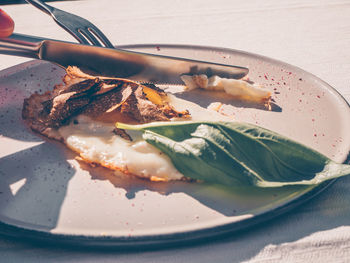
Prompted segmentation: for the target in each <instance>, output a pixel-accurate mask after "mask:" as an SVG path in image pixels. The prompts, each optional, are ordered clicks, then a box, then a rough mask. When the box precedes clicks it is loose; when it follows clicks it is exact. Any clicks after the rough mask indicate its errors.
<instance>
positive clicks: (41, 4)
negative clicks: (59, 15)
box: [26, 0, 53, 15]
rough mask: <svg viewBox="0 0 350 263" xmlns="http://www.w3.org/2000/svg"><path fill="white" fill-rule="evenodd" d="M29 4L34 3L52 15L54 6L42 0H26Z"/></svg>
mask: <svg viewBox="0 0 350 263" xmlns="http://www.w3.org/2000/svg"><path fill="white" fill-rule="evenodd" d="M26 1H27V2H28V3H29V4H32V5H33V6H35V7H36V8H39V9H40V10H42V11H44V12H45V13H47V14H49V15H52V12H53V7H51V6H49V5H48V4H46V3H44V2H42V1H40V0H26Z"/></svg>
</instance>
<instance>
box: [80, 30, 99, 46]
mask: <svg viewBox="0 0 350 263" xmlns="http://www.w3.org/2000/svg"><path fill="white" fill-rule="evenodd" d="M78 32H79V33H80V34H81V35H82V36H83V37H85V38H86V39H87V40H88V41H89V44H92V45H94V46H98V47H102V44H101V42H100V41H99V40H98V39H97V38H96V37H95V36H94V35H93V34H92V33H91V32H90V30H89V28H87V29H85V28H84V29H82V28H79V29H78Z"/></svg>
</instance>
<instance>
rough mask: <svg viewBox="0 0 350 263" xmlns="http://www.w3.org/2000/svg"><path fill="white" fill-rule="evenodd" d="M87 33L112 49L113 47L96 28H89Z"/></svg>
mask: <svg viewBox="0 0 350 263" xmlns="http://www.w3.org/2000/svg"><path fill="white" fill-rule="evenodd" d="M89 31H90V32H92V33H93V34H94V35H95V36H97V37H98V39H99V40H100V41H101V42H102V43H103V44H104V45H105V46H106V47H109V48H114V45H113V44H112V43H111V42H110V41H109V40H108V38H107V37H106V36H105V35H104V34H103V33H102V32H101V30H99V29H98V28H97V27H90V28H89Z"/></svg>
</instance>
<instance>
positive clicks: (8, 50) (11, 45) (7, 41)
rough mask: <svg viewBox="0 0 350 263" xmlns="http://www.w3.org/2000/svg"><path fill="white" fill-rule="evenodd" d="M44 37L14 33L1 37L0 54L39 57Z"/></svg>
mask: <svg viewBox="0 0 350 263" xmlns="http://www.w3.org/2000/svg"><path fill="white" fill-rule="evenodd" d="M41 41H42V39H40V38H35V37H29V36H26V35H20V34H12V35H11V36H10V37H6V38H0V54H4V55H14V56H20V57H28V58H35V59H39V58H40V54H39V50H40V46H41Z"/></svg>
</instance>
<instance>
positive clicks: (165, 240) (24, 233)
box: [0, 44, 349, 249]
mask: <svg viewBox="0 0 350 263" xmlns="http://www.w3.org/2000/svg"><path fill="white" fill-rule="evenodd" d="M155 47H159V48H180V49H181V48H183V49H198V50H211V51H217V52H230V53H236V54H238V55H240V56H247V57H253V58H256V59H261V60H264V61H267V62H270V63H273V64H275V63H278V64H280V65H285V66H287V67H289V68H292V69H294V70H295V71H296V72H303V73H306V74H307V75H308V76H310V77H311V78H313V79H314V80H316V81H318V82H319V83H320V84H321V85H324V86H325V87H326V88H327V90H328V91H329V92H331V93H333V94H335V95H337V96H338V97H340V98H341V99H342V100H343V101H344V102H345V103H346V104H347V105H348V106H349V104H348V103H347V101H346V100H345V98H344V97H343V96H342V95H341V94H340V93H338V92H337V90H335V89H334V88H333V87H332V86H330V85H329V84H328V83H326V82H325V81H323V80H321V79H320V78H318V77H317V76H315V75H313V74H312V73H309V72H306V71H304V70H303V69H301V68H298V67H296V66H293V65H290V64H288V63H285V62H282V61H279V60H276V59H272V58H269V57H266V56H262V55H258V54H254V53H250V52H245V51H240V50H235V49H229V48H219V47H210V46H195V45H173V44H140V45H123V46H118V48H121V49H135V48H137V49H139V48H140V49H141V48H155ZM37 63H40V62H38V61H29V62H24V63H22V64H18V65H15V66H13V67H10V68H7V69H4V70H2V71H0V77H1V76H5V75H9V74H12V73H15V72H17V71H19V70H25V69H26V68H29V67H31V66H33V65H36V64H37ZM344 159H345V158H344ZM348 159H349V155H348V156H347V158H346V160H345V161H348ZM335 181H336V179H334V180H330V181H327V182H325V183H322V184H320V185H318V186H314V187H309V188H307V189H304V190H302V191H300V192H301V193H300V194H299V195H298V196H296V197H294V198H291V199H290V200H289V201H287V202H285V203H283V204H282V205H280V206H277V207H275V208H273V209H270V210H268V211H264V212H261V213H257V214H255V215H254V216H253V217H250V218H246V219H243V220H238V221H235V222H232V223H227V224H223V225H218V226H214V227H209V228H203V229H200V230H194V231H185V232H177V233H171V234H164V235H145V236H132V237H115V236H108V235H107V236H86V235H69V234H57V233H50V232H45V231H39V230H32V229H26V228H22V227H19V226H14V225H9V224H7V223H4V222H0V234H2V235H5V236H7V237H10V238H16V239H21V240H24V241H31V242H33V241H35V242H39V243H42V244H48V245H54V246H57V245H62V246H69V247H71V246H75V247H80V246H83V247H85V246H91V247H95V248H96V247H99V248H109V247H111V248H115V247H120V248H127V249H135V248H137V249H140V248H162V247H168V246H173V245H182V244H184V245H185V244H186V245H187V244H193V242H194V241H196V242H200V241H204V242H206V241H209V240H215V239H216V238H218V237H226V236H227V235H231V234H233V233H235V232H238V231H241V230H245V229H247V228H249V227H252V226H255V225H258V224H261V223H263V222H266V221H268V220H271V219H273V218H275V217H277V216H280V215H282V214H284V213H286V212H288V211H290V210H292V209H293V208H295V207H298V206H300V205H301V204H303V203H305V202H307V201H309V200H310V199H312V198H313V197H315V196H316V195H318V194H320V193H321V192H322V191H324V190H325V189H327V188H328V187H329V186H331V185H332V184H333V183H334V182H335Z"/></svg>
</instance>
